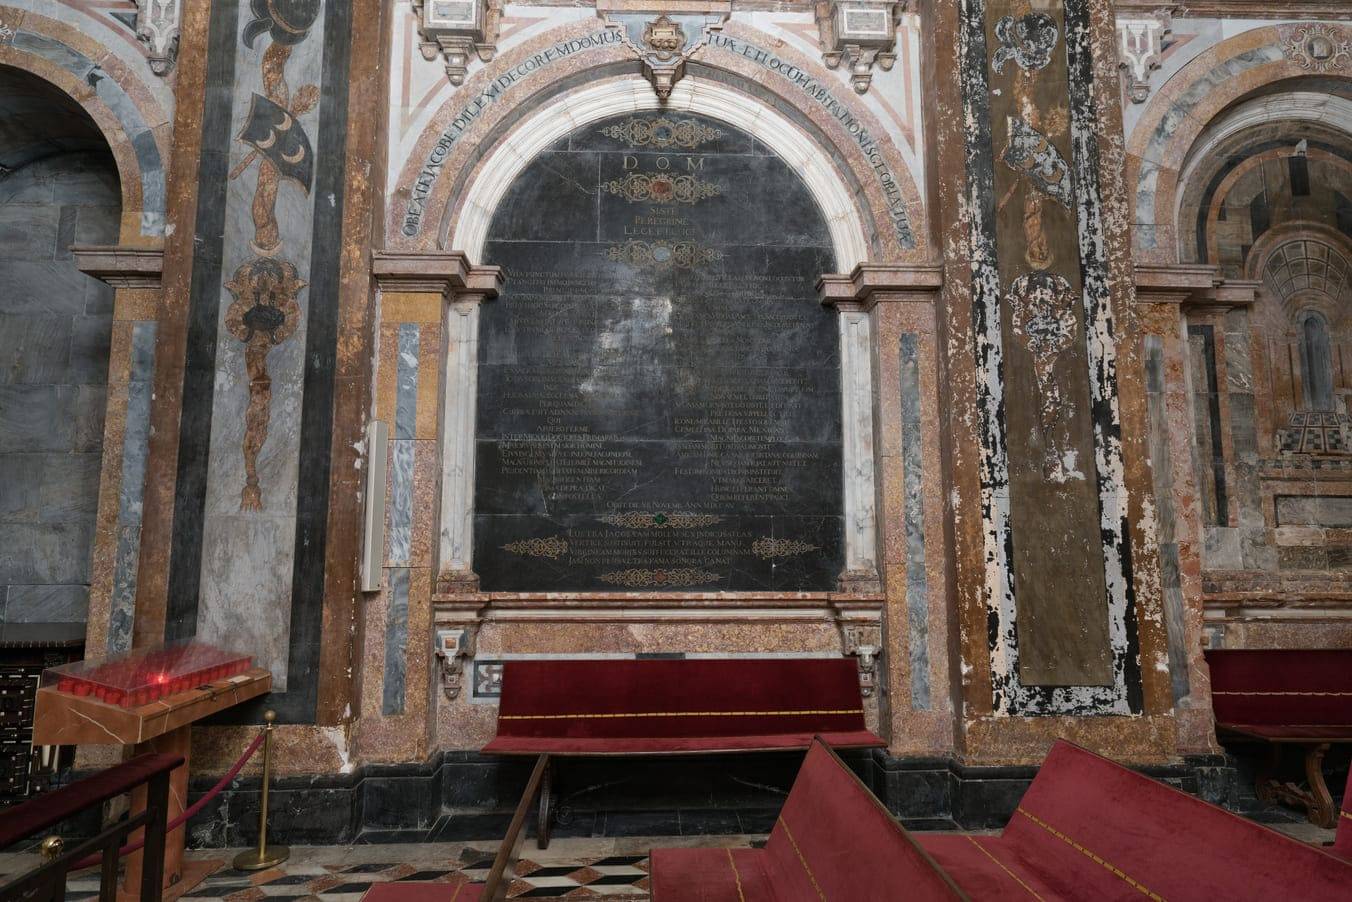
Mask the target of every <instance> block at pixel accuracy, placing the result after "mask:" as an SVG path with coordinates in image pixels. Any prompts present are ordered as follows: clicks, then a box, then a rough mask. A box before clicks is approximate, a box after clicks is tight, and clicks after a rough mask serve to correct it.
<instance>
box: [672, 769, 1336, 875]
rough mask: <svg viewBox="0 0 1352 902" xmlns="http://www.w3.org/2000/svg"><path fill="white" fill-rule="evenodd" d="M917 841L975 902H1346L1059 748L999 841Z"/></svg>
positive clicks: (1207, 808) (1253, 847)
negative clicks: (1274, 901)
mask: <svg viewBox="0 0 1352 902" xmlns="http://www.w3.org/2000/svg"><path fill="white" fill-rule="evenodd" d="M917 838H918V839H919V841H920V844H921V845H922V846H924V848H925V849H926V850H927V851H928V852H929V853H930V855H932V856H933V858H934V860H935V861H936V862H938V864H939V866H940V867H941V868H943V869H944V870H945V871H946V872H947V873H948V874H949V875H950V876H951V877H952V878H953V880H954V881H955V882H956V883H957V884H958V886H960V887H962V888H963V890H965V891H966V892H967V893H968V894H969V895H970V896H971V897H972V898H974V899H1001V900H1003V899H1027V898H1042V899H1095V900H1118V899H1120V900H1140V899H1142V898H1147V899H1156V900H1159V899H1168V900H1170V902H1190V900H1196V902H1203V900H1205V902H1210V900H1214V899H1352V863H1349V862H1347V861H1344V860H1342V859H1340V858H1338V857H1336V856H1334V855H1332V854H1330V853H1329V852H1328V851H1325V850H1323V849H1318V848H1315V847H1313V846H1308V845H1306V844H1304V843H1302V842H1298V841H1296V840H1294V839H1291V838H1289V837H1286V836H1283V835H1282V834H1280V833H1278V832H1276V831H1275V830H1270V829H1268V828H1267V827H1264V826H1261V825H1260V824H1256V823H1254V822H1252V821H1249V820H1246V819H1245V818H1242V817H1240V816H1239V815H1236V814H1232V813H1231V812H1229V811H1226V810H1225V809H1223V808H1218V807H1216V806H1215V805H1209V804H1207V803H1206V802H1203V801H1201V800H1200V799H1196V798H1194V797H1192V796H1190V795H1188V794H1187V793H1185V792H1181V791H1179V790H1177V789H1174V788H1173V787H1170V786H1166V785H1165V784H1163V783H1159V782H1157V781H1155V780H1152V779H1150V778H1149V777H1145V776H1142V775H1141V774H1138V773H1136V772H1135V771H1132V770H1129V769H1127V768H1125V767H1122V766H1121V765H1118V764H1115V763H1113V762H1112V761H1109V760H1108V759H1107V758H1102V757H1100V756H1098V755H1095V754H1094V753H1092V752H1089V751H1086V750H1085V749H1082V748H1080V747H1079V746H1076V745H1072V744H1071V743H1068V742H1057V743H1056V744H1055V745H1054V746H1052V750H1051V752H1050V753H1048V755H1047V758H1046V760H1045V761H1043V763H1042V767H1041V769H1040V770H1039V771H1038V775H1037V777H1036V778H1035V779H1034V780H1033V785H1032V786H1030V787H1028V791H1027V792H1026V793H1025V794H1024V797H1023V800H1022V801H1021V802H1020V803H1019V807H1018V809H1017V810H1016V811H1015V812H1014V816H1013V818H1011V819H1010V822H1009V825H1008V826H1007V827H1006V828H1005V830H1004V832H1003V833H1002V834H1000V835H999V836H971V835H955V834H921V835H919V836H918V837H917ZM659 898H660V897H659Z"/></svg>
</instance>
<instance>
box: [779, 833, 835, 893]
mask: <svg viewBox="0 0 1352 902" xmlns="http://www.w3.org/2000/svg"><path fill="white" fill-rule="evenodd" d="M779 825H780V826H781V827H783V828H784V835H785V836H787V837H788V838H789V845H791V846H793V851H794V852H795V853H796V854H797V855H798V861H799V862H800V863H801V864H802V865H803V870H804V871H806V872H807V879H809V880H811V881H812V888H813V889H815V890H816V891H817V897H818V898H819V899H821V900H822V902H826V893H824V892H822V888H821V887H820V886H818V885H817V878H816V877H815V876H814V875H813V873H812V868H810V867H808V866H807V859H806V858H804V857H803V850H802V849H800V848H798V840H796V839H794V838H793V831H792V830H790V829H789V824H788V821H786V820H784V818H783V817H782V816H781V817H780V818H779Z"/></svg>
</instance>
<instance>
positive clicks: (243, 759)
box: [70, 733, 267, 871]
mask: <svg viewBox="0 0 1352 902" xmlns="http://www.w3.org/2000/svg"><path fill="white" fill-rule="evenodd" d="M266 735H267V734H266V733H259V734H258V736H256V737H255V738H254V741H253V742H251V743H249V747H248V748H247V749H245V750H244V754H243V755H240V756H239V760H238V761H236V762H235V763H234V764H233V765H231V767H230V769H229V770H228V771H226V772H225V776H223V777H221V779H220V780H218V781H216V785H215V786H213V787H211V789H209V790H207V793H206V795H204V796H202V797H201V798H200V799H198V800H197V801H196V802H193V803H192V805H190V806H188V807H187V808H186V809H184V811H183V813H182V814H180V815H179V816H178V817H176V818H174V819H173V820H172V821H170V822H169V823H167V824H165V826H164V833H165V835H166V836H167V835H168V834H170V833H172V832H174V831H175V830H177V829H178V828H179V827H182V826H183V825H184V824H186V823H187V822H188V819H189V818H191V817H192V816H193V815H195V814H197V812H199V811H201V810H202V809H203V808H204V807H206V804H207V802H210V801H211V800H212V799H214V798H216V796H218V795H220V794H221V790H223V789H225V787H226V784H228V783H229V782H230V781H231V780H233V779H235V777H238V776H239V772H240V771H242V770H244V765H246V764H248V763H249V759H250V758H252V757H253V756H254V752H256V751H258V747H259V746H261V745H262V744H263V739H264V737H265V736H266ZM141 832H142V837H141V838H140V839H138V840H137V841H136V842H133V843H127V844H126V845H125V846H123V847H122V848H120V849H118V850H117V855H118V857H119V858H121V857H122V856H123V855H130V854H131V853H132V852H135V851H137V850H138V849H140V848H141V847H142V846H144V845H145V844H146V841H145V836H144V833H145V831H144V830H142V831H141ZM102 860H103V854H102V853H100V852H95V853H94V854H93V855H89V856H87V857H85V858H81V859H80V860H79V861H77V862H75V864H73V865H71V868H70V869H71V870H72V871H78V870H80V869H81V868H92V867H93V866H94V865H96V864H98V863H99V862H100V861H102Z"/></svg>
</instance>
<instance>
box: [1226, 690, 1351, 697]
mask: <svg viewBox="0 0 1352 902" xmlns="http://www.w3.org/2000/svg"><path fill="white" fill-rule="evenodd" d="M1211 695H1333V696H1336V698H1343V696H1352V692H1348V691H1341V690H1338V691H1332V690H1330V691H1326V692H1314V691H1286V690H1283V691H1268V690H1261V691H1260V690H1221V691H1214V690H1213V691H1211Z"/></svg>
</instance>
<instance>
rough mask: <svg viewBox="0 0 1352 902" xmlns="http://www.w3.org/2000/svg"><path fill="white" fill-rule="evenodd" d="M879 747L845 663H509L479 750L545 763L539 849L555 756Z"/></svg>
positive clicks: (853, 670) (852, 668) (851, 665)
mask: <svg viewBox="0 0 1352 902" xmlns="http://www.w3.org/2000/svg"><path fill="white" fill-rule="evenodd" d="M816 735H820V736H822V738H824V739H825V740H826V741H827V742H829V743H831V744H832V745H833V746H836V747H838V748H868V747H881V746H883V745H885V743H884V742H883V741H882V740H881V739H880V738H878V736H876V735H875V734H873V733H872V732H870V731H869V730H868V728H867V727H866V726H865V725H864V704H863V700H862V699H861V697H860V693H859V671H858V668H857V667H856V665H855V662H854V661H853V660H851V659H849V658H747V659H732V660H724V659H704V658H689V659H680V660H671V659H661V660H638V661H636V660H627V659H626V660H600V661H550V660H539V661H534V660H532V661H508V662H507V663H506V665H505V666H504V669H503V674H502V698H501V702H500V705H499V708H498V733H497V736H496V737H495V738H494V739H493V741H492V742H490V743H489V744H488V745H486V746H485V747H484V749H483V751H484V752H486V753H489V754H499V755H541V756H546V757H545V772H544V775H543V785H542V786H541V789H540V806H539V810H538V821H537V832H536V836H537V841H538V842H539V846H540V848H542V849H543V848H546V847H547V846H548V844H549V830H550V823H549V816H550V807H551V804H552V803H551V793H550V783H551V769H552V759H553V758H554V757H559V756H563V757H568V756H574V757H580V756H596V755H680V754H708V753H717V752H769V751H786V750H794V749H806V748H807V747H808V746H809V745H811V744H812V739H813V736H816Z"/></svg>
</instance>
